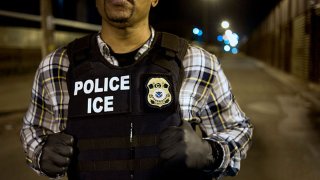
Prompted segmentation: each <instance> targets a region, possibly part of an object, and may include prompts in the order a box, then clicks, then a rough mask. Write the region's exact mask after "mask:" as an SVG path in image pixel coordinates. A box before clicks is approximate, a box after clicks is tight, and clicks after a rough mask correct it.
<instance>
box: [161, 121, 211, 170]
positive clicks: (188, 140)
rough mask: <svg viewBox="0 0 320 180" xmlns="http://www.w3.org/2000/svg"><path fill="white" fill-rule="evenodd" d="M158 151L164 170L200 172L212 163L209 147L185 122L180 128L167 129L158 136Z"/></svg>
mask: <svg viewBox="0 0 320 180" xmlns="http://www.w3.org/2000/svg"><path fill="white" fill-rule="evenodd" d="M159 149H160V158H161V159H162V160H163V165H164V167H165V168H166V169H183V168H190V169H198V170H201V169H204V168H206V167H209V166H212V164H213V163H214V158H213V155H212V148H211V145H210V144H209V143H208V142H207V141H205V140H203V139H201V138H200V137H199V136H198V135H197V134H196V132H195V131H194V130H193V129H192V127H191V125H190V123H188V122H186V121H182V124H181V126H180V127H174V126H171V127H168V128H167V129H165V130H164V131H163V132H162V133H161V134H160V141H159Z"/></svg>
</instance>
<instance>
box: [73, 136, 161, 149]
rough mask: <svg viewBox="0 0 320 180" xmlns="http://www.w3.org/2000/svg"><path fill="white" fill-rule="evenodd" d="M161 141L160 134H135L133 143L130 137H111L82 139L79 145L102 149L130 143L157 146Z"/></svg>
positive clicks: (141, 145)
mask: <svg viewBox="0 0 320 180" xmlns="http://www.w3.org/2000/svg"><path fill="white" fill-rule="evenodd" d="M158 141H159V136H157V135H148V136H133V144H130V141H129V138H128V137H109V138H99V139H80V140H79V141H78V146H79V148H80V149H82V150H93V149H95V150H101V149H115V148H128V147H130V145H133V146H134V147H144V146H156V145H157V144H158Z"/></svg>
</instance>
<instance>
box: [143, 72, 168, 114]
mask: <svg viewBox="0 0 320 180" xmlns="http://www.w3.org/2000/svg"><path fill="white" fill-rule="evenodd" d="M169 87H170V84H169V83H168V81H167V80H166V79H165V78H151V79H149V81H148V83H147V89H148V95H147V100H148V104H149V105H150V106H152V107H157V108H161V107H163V106H166V105H168V104H170V103H171V102H172V95H171V93H170V90H169Z"/></svg>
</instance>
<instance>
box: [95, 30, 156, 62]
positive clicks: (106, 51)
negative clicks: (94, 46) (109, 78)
mask: <svg viewBox="0 0 320 180" xmlns="http://www.w3.org/2000/svg"><path fill="white" fill-rule="evenodd" d="M150 30H151V36H150V38H149V39H148V40H147V41H146V43H145V44H143V45H142V46H141V48H140V49H139V50H138V52H137V54H136V55H135V57H134V59H135V60H138V59H139V58H140V57H141V55H143V54H144V53H145V52H146V51H147V50H148V49H149V48H150V47H151V44H152V42H153V41H154V37H155V30H154V29H153V28H152V27H150ZM97 41H98V46H99V50H100V53H101V54H102V56H103V57H105V58H106V59H107V60H108V61H109V62H110V63H111V64H113V65H117V64H118V63H117V62H115V61H116V59H115V58H114V57H112V56H111V54H110V48H109V46H108V45H107V44H106V43H105V42H104V41H103V40H102V37H101V32H99V33H98V35H97Z"/></svg>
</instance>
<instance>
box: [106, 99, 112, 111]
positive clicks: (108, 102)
mask: <svg viewBox="0 0 320 180" xmlns="http://www.w3.org/2000/svg"><path fill="white" fill-rule="evenodd" d="M112 111H113V96H105V97H104V112H112Z"/></svg>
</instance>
